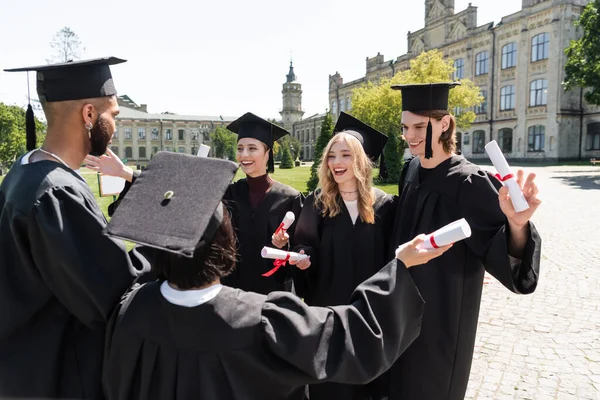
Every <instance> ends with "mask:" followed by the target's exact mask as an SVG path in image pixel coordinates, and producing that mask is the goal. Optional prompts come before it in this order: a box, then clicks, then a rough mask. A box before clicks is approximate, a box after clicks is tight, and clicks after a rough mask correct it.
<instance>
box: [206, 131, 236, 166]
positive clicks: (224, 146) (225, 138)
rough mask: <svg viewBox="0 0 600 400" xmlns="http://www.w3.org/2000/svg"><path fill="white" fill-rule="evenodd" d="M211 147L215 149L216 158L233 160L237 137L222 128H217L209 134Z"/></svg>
mask: <svg viewBox="0 0 600 400" xmlns="http://www.w3.org/2000/svg"><path fill="white" fill-rule="evenodd" d="M210 140H211V142H212V143H211V144H212V147H213V148H214V149H215V157H216V158H227V159H229V160H232V161H233V160H235V152H236V145H237V135H236V134H235V133H233V132H230V131H228V130H227V129H225V128H223V127H222V126H217V127H216V128H215V130H214V131H213V132H212V133H211V134H210Z"/></svg>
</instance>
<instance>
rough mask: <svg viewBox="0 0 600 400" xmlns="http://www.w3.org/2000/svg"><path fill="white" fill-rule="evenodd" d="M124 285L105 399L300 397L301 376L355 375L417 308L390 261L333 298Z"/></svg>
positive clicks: (379, 358) (386, 356) (408, 330)
mask: <svg viewBox="0 0 600 400" xmlns="http://www.w3.org/2000/svg"><path fill="white" fill-rule="evenodd" d="M131 293H132V294H131V295H129V296H128V297H127V299H126V300H125V301H124V303H123V305H122V306H121V308H120V309H119V310H118V311H119V312H118V313H115V315H113V318H112V319H111V324H109V330H108V332H109V333H108V334H107V341H106V353H105V364H104V370H103V385H104V389H105V394H106V396H107V399H108V400H137V399H143V400H152V399H157V400H158V399H160V400H162V399H172V400H179V399H219V400H230V399H232V400H233V399H261V400H275V399H277V400H281V399H293V400H296V399H298V400H299V399H303V397H304V385H306V384H310V383H315V382H323V381H336V382H341V383H364V382H367V381H369V380H371V379H373V378H374V377H375V376H377V375H378V374H381V373H382V372H383V371H384V370H385V369H387V368H389V366H390V365H391V364H392V363H393V362H394V360H395V359H397V357H398V356H399V355H400V354H401V352H402V351H404V349H406V347H407V346H408V345H409V344H410V343H411V342H412V341H413V340H414V338H415V337H417V335H418V334H419V329H420V324H421V316H422V309H423V302H422V299H421V297H420V295H419V293H418V291H417V289H416V287H415V286H414V283H413V282H412V279H411V277H410V274H409V273H408V270H407V269H406V268H405V267H404V265H403V264H402V263H401V262H399V261H396V260H393V261H391V262H390V263H389V264H388V265H386V266H385V267H384V268H382V269H381V271H379V272H378V273H377V274H375V275H374V276H373V277H372V278H370V279H369V280H368V281H367V282H365V283H364V284H362V285H361V286H359V287H358V288H357V289H356V291H355V292H354V294H353V295H352V296H351V299H350V302H349V304H351V305H345V306H338V307H309V306H307V305H306V304H305V303H304V302H302V300H300V299H299V298H298V297H296V296H295V295H293V294H292V293H287V292H272V293H271V294H269V295H268V296H264V295H259V294H255V293H248V292H244V291H242V290H239V289H233V288H230V287H227V286H224V287H223V288H222V289H221V291H220V293H219V294H218V295H217V296H216V297H215V298H214V299H212V300H209V301H208V302H206V303H204V304H202V305H199V306H196V307H191V308H186V307H181V306H177V305H174V304H171V303H169V302H168V301H167V300H165V299H164V298H163V296H162V295H161V293H160V283H158V282H155V283H149V284H146V285H143V286H141V287H140V288H139V289H136V290H134V291H132V292H131ZM110 332H113V333H112V334H111V333H110Z"/></svg>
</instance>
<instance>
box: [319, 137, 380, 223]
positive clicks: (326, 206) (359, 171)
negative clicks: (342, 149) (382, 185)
mask: <svg viewBox="0 0 600 400" xmlns="http://www.w3.org/2000/svg"><path fill="white" fill-rule="evenodd" d="M348 132H349V131H342V132H339V133H338V134H336V135H335V136H333V137H332V138H331V140H330V141H329V143H327V146H326V147H325V150H324V151H323V155H322V157H321V165H320V166H319V184H318V186H317V189H320V190H317V191H315V193H316V194H315V206H317V207H320V208H321V210H322V211H321V215H322V216H323V217H335V216H336V215H338V214H339V213H340V212H341V206H340V203H339V198H338V197H339V196H340V192H339V188H338V185H337V183H336V181H335V179H333V175H332V174H331V170H330V169H329V166H328V164H327V160H328V157H329V152H330V151H331V148H332V147H333V145H334V144H335V143H337V142H341V141H343V140H345V141H346V143H347V144H348V148H349V149H350V154H351V155H352V169H353V172H354V176H355V177H356V180H357V188H358V215H360V219H361V220H362V221H363V222H365V223H368V224H373V223H375V210H374V209H373V204H375V193H374V192H373V164H372V163H371V160H370V159H369V157H367V155H366V153H365V150H364V149H363V147H362V145H361V143H360V142H359V141H358V139H357V138H356V137H354V136H352V135H351V134H349V133H348Z"/></svg>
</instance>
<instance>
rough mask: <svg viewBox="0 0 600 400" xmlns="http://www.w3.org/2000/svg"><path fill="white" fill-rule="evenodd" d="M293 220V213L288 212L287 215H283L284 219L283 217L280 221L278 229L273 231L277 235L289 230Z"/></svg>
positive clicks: (294, 217) (294, 218)
mask: <svg viewBox="0 0 600 400" xmlns="http://www.w3.org/2000/svg"><path fill="white" fill-rule="evenodd" d="M295 220H296V216H295V215H294V213H293V212H291V211H288V212H287V213H285V217H283V221H281V224H279V227H278V228H277V230H276V231H275V234H276V235H277V234H278V233H279V232H284V233H285V231H287V230H288V229H290V226H292V224H293V223H294V221H295Z"/></svg>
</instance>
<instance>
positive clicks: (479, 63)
mask: <svg viewBox="0 0 600 400" xmlns="http://www.w3.org/2000/svg"><path fill="white" fill-rule="evenodd" d="M487 73H488V52H487V51H482V52H481V53H477V55H476V56H475V76H479V75H484V74H487Z"/></svg>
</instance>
